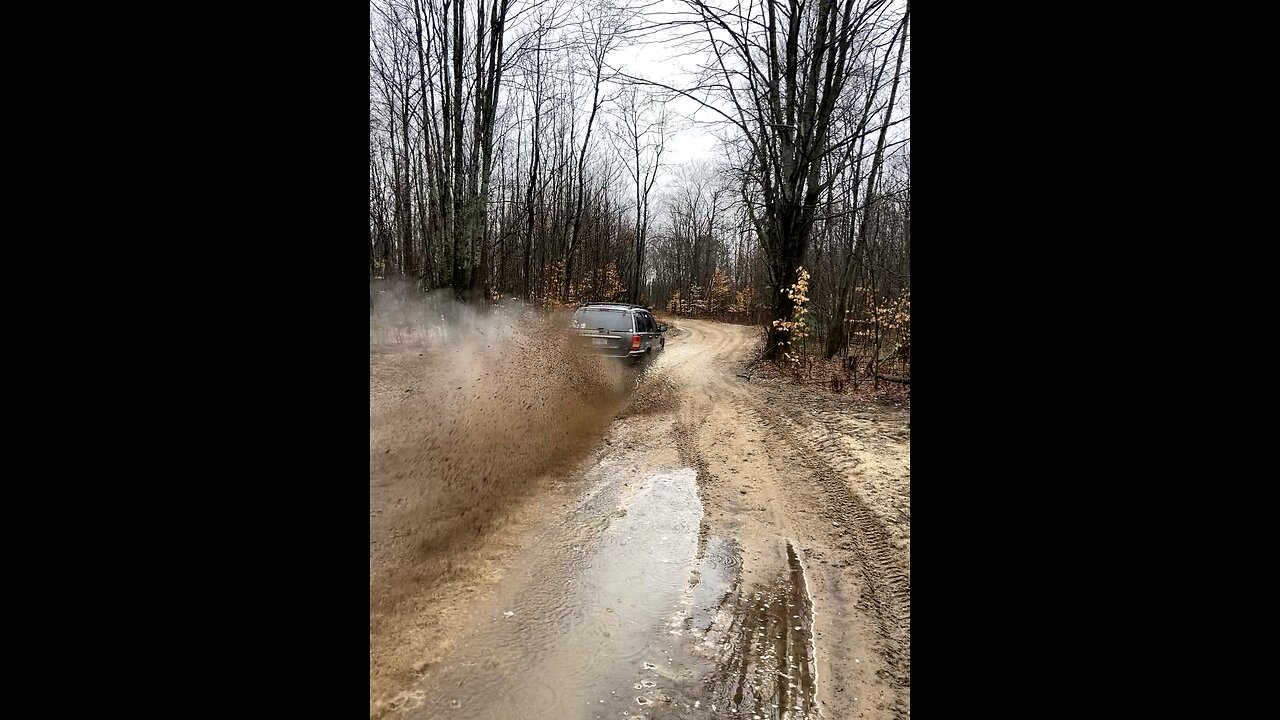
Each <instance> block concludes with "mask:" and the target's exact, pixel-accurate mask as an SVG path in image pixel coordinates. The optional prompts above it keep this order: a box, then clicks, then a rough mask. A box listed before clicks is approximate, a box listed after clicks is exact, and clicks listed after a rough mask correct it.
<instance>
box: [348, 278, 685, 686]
mask: <svg viewBox="0 0 1280 720" xmlns="http://www.w3.org/2000/svg"><path fill="white" fill-rule="evenodd" d="M567 327H568V317H567V315H552V316H548V315H546V314H544V313H542V312H540V311H538V310H537V309H535V308H528V307H523V306H521V305H519V304H511V305H498V306H487V307H481V308H475V307H472V306H467V305H463V304H461V303H457V302H455V301H454V300H452V299H451V298H449V297H447V296H446V295H445V294H443V293H435V294H427V295H423V294H421V293H417V292H415V291H414V290H413V288H412V286H411V285H408V284H397V283H385V282H380V283H378V284H377V285H373V284H371V286H370V313H369V368H370V377H369V393H370V410H369V498H370V508H369V566H370V567H369V607H370V654H371V670H370V683H371V686H372V685H374V684H375V677H374V676H375V674H376V673H375V669H374V668H375V666H379V665H380V664H381V665H387V664H388V663H379V662H377V660H378V656H379V654H380V653H383V652H393V651H391V650H388V649H387V648H391V647H394V646H395V645H396V644H397V643H398V642H401V641H402V638H400V637H398V635H399V634H401V633H403V632H404V627H405V625H406V622H405V619H404V617H401V616H403V615H406V614H410V613H411V609H408V608H401V607H400V606H401V605H402V604H403V603H404V602H405V601H406V600H409V599H413V598H418V597H421V596H423V595H424V594H430V592H431V591H432V590H433V589H434V588H437V587H438V586H439V585H440V584H441V583H445V582H448V581H449V580H450V579H451V578H452V577H453V576H454V575H455V574H457V573H459V572H461V570H460V569H459V568H457V567H455V565H454V562H453V560H452V558H455V557H458V556H460V555H464V554H465V551H466V550H467V549H468V548H469V547H471V546H472V545H473V544H474V543H476V542H478V541H479V540H480V539H481V538H482V537H483V536H484V534H485V533H486V532H488V531H489V530H491V529H492V527H493V526H494V524H495V523H497V522H498V520H499V518H500V517H501V515H502V511H503V508H504V507H506V506H508V505H510V504H512V503H515V502H518V501H519V500H520V499H521V498H523V497H525V496H527V495H528V494H530V493H532V492H535V491H536V490H537V489H538V488H539V486H540V484H541V483H544V482H547V478H548V477H549V476H552V475H554V473H555V472H556V471H557V470H560V469H563V468H566V467H568V466H569V465H571V464H572V463H574V462H576V461H578V460H580V459H581V458H582V457H583V456H584V455H585V454H586V453H587V452H589V451H590V450H591V449H592V448H593V447H594V446H595V445H596V444H597V443H598V441H599V440H600V438H601V436H602V435H603V434H604V432H605V431H606V429H607V428H608V425H609V423H610V421H611V420H612V419H613V418H614V417H616V416H617V415H618V414H619V413H621V412H624V411H627V409H628V407H629V399H630V397H631V391H632V390H633V389H634V388H635V387H636V385H637V382H638V379H639V373H640V372H643V368H639V369H632V368H626V367H624V366H623V365H622V364H621V363H619V362H618V361H617V360H614V359H610V358H601V357H596V356H593V355H589V354H583V353H581V352H580V351H576V350H575V348H574V346H573V343H572V340H573V338H572V337H571V336H570V335H569V333H568V332H567ZM642 397H643V398H647V399H646V400H645V401H644V402H643V403H642V407H641V408H637V410H638V411H641V412H643V411H646V410H649V409H650V408H651V407H652V406H654V405H657V404H660V403H661V399H660V397H659V395H658V394H655V393H653V392H652V391H651V392H649V393H646V394H644V395H643V396H642ZM390 665H394V663H390Z"/></svg>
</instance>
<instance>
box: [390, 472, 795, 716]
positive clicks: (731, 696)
mask: <svg viewBox="0 0 1280 720" xmlns="http://www.w3.org/2000/svg"><path fill="white" fill-rule="evenodd" d="M648 457H649V456H648V455H647V454H646V453H645V452H644V450H643V449H637V450H633V451H623V452H620V453H619V454H618V455H616V456H613V457H609V458H605V459H604V460H602V461H600V462H599V463H598V464H597V465H596V466H595V467H594V468H592V470H591V471H590V472H589V473H588V474H587V476H586V478H585V483H584V491H583V492H582V494H581V496H580V497H579V499H578V501H577V502H576V503H573V504H570V505H568V506H564V507H561V508H556V509H555V510H554V511H553V512H555V514H556V519H555V521H553V522H550V523H548V526H549V529H547V530H545V531H544V532H542V533H541V534H540V535H538V536H536V537H535V538H534V539H533V540H532V542H531V543H530V545H529V547H528V548H527V549H526V550H525V551H523V554H522V556H521V558H520V559H519V561H518V562H516V563H515V564H514V567H513V569H512V570H511V571H510V572H509V574H508V575H507V576H506V577H504V578H503V580H502V581H501V583H500V586H501V589H500V590H499V591H498V593H497V595H496V596H495V597H494V598H493V599H492V600H490V601H487V602H484V603H478V604H477V608H476V612H477V615H475V616H470V617H461V618H458V623H460V624H461V625H463V626H466V627H469V628H474V630H473V631H470V632H469V633H468V634H467V637H466V639H464V640H463V642H461V643H460V644H459V645H458V647H457V649H456V650H455V651H454V652H453V653H452V655H451V656H450V657H448V658H447V659H446V660H445V661H444V662H442V663H441V664H440V665H439V666H437V667H435V668H432V669H431V670H429V671H428V673H427V674H426V675H425V676H424V677H423V679H422V680H421V681H420V683H419V684H418V685H417V686H415V687H413V688H411V689H409V690H408V691H406V692H405V693H402V694H401V696H400V697H399V698H398V699H397V701H396V702H395V707H396V711H395V712H393V713H392V715H393V716H394V717H397V718H415V719H418V718H458V719H460V720H462V719H474V720H490V719H492V720H499V719H501V720H508V719H510V718H539V719H541V718H546V719H548V720H550V719H555V720H572V719H576V718H584V719H593V718H626V719H627V720H634V719H636V718H641V719H644V718H653V719H659V718H700V717H730V718H749V719H751V720H761V719H763V718H771V719H772V718H806V717H817V714H816V712H815V711H814V708H813V705H814V699H813V698H814V683H815V678H814V670H813V668H814V665H813V649H812V648H813V646H812V642H811V637H810V628H811V627H812V605H811V603H810V601H809V595H808V592H807V586H806V584H805V580H804V576H803V569H802V567H801V563H800V559H799V558H798V557H797V556H796V552H795V550H794V549H793V548H792V547H791V545H790V543H785V541H781V540H780V541H779V550H780V552H781V551H782V548H783V547H784V543H785V552H786V553H787V558H788V560H787V565H786V567H787V568H788V569H789V572H786V573H785V576H784V577H778V578H777V579H776V582H774V583H771V584H769V585H767V586H761V587H744V586H743V581H742V573H741V562H742V560H741V556H740V552H739V548H738V546H737V544H736V543H735V542H734V541H733V540H731V539H727V538H720V537H715V536H707V535H706V534H705V532H702V533H700V532H699V528H700V525H701V524H702V514H703V513H702V505H701V502H700V500H699V497H698V492H697V475H696V471H694V470H693V469H690V468H674V469H671V468H665V467H661V466H660V465H658V466H655V465H654V464H653V463H652V462H651V461H649V460H648V459H647V458H648Z"/></svg>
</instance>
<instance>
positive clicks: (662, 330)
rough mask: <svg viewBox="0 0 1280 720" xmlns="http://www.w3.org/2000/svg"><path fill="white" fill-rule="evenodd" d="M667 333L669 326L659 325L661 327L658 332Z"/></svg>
mask: <svg viewBox="0 0 1280 720" xmlns="http://www.w3.org/2000/svg"><path fill="white" fill-rule="evenodd" d="M666 331H667V326H666V325H659V326H658V332H666Z"/></svg>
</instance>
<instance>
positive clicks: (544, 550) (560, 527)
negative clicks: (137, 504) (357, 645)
mask: <svg viewBox="0 0 1280 720" xmlns="http://www.w3.org/2000/svg"><path fill="white" fill-rule="evenodd" d="M676 324H677V325H678V327H674V328H673V331H672V332H671V333H669V335H668V339H667V347H666V350H665V352H662V353H660V354H659V355H657V356H655V357H654V358H653V359H652V360H651V361H649V362H646V363H642V364H641V365H640V366H638V367H637V368H635V369H624V368H622V367H620V366H618V365H616V364H610V363H602V362H599V361H597V360H595V359H583V358H579V357H577V356H575V355H573V354H572V353H570V352H569V350H568V348H567V347H566V346H565V345H563V344H562V343H560V342H550V343H548V342H546V341H543V342H540V343H539V344H538V345H537V346H534V345H533V344H532V343H531V342H530V340H529V336H530V333H528V332H526V331H524V330H517V329H516V328H514V327H511V326H502V325H501V323H497V322H495V323H493V324H491V325H483V326H482V325H476V326H474V327H472V328H471V329H470V330H468V331H467V332H466V333H465V334H458V335H455V336H454V337H453V338H450V339H448V340H447V341H445V340H444V339H443V338H437V339H435V340H433V341H431V342H430V343H428V344H426V345H423V346H417V345H413V346H411V345H394V344H392V345H374V344H371V346H370V413H369V421H370V430H369V437H370V456H369V458H370V460H369V470H370V478H369V493H370V494H369V591H370V600H369V602H370V613H369V615H370V617H369V694H370V698H369V702H370V716H371V717H383V716H386V717H401V716H404V717H413V718H419V717H421V718H429V717H450V718H455V717H456V718H509V717H515V716H517V715H518V716H520V717H529V718H556V719H558V720H559V719H564V718H603V717H609V718H615V717H626V718H628V719H632V718H668V717H681V718H692V717H737V718H753V717H757V716H758V717H760V718H784V717H785V718H806V717H818V716H819V714H820V715H821V716H822V717H825V718H891V717H892V718H905V717H909V715H910V657H911V643H910V635H911V570H910V559H911V497H910V496H911V492H910V491H911V466H910V465H911V461H910V433H911V431H910V410H909V406H907V407H894V406H893V401H892V400H890V401H889V402H885V401H883V398H881V397H870V396H865V395H862V394H854V395H847V394H834V393H831V392H828V391H826V390H825V389H824V388H823V387H821V386H815V385H805V384H796V383H794V382H792V380H791V379H789V378H787V377H786V376H785V375H783V374H779V373H772V374H771V373H760V372H754V371H752V370H750V369H749V368H748V367H747V366H748V364H749V363H750V361H751V360H752V359H754V356H755V350H756V347H757V345H758V331H757V330H756V329H755V328H752V327H748V326H740V325H728V324H721V323H714V322H706V321H695V320H688V319H680V320H678V321H676ZM532 335H535V336H539V337H546V336H545V335H543V334H542V333H532ZM513 348H518V349H519V350H520V351H519V352H513ZM908 402H909V401H908ZM899 404H900V405H902V404H903V403H899Z"/></svg>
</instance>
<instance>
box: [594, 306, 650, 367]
mask: <svg viewBox="0 0 1280 720" xmlns="http://www.w3.org/2000/svg"><path fill="white" fill-rule="evenodd" d="M573 331H574V332H575V333H577V335H578V338H579V342H580V343H581V344H582V346H583V347H584V348H586V349H590V350H592V351H594V352H597V353H600V354H601V355H609V356H612V357H617V358H624V359H627V360H629V361H630V362H632V363H634V362H635V361H636V360H638V359H640V358H641V357H646V356H650V355H652V354H653V353H654V352H655V351H657V352H661V351H662V349H663V348H665V347H666V344H667V341H666V338H665V337H663V333H665V332H666V331H667V326H666V325H659V324H658V322H657V321H656V320H654V319H653V315H651V314H650V313H649V311H648V310H646V309H645V308H644V306H642V305H625V304H622V303H591V304H590V305H583V306H582V307H580V308H578V310H577V312H575V313H574V314H573Z"/></svg>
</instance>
